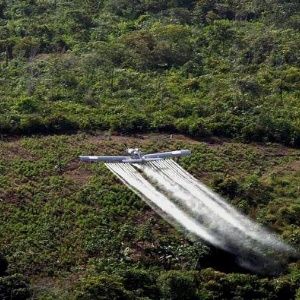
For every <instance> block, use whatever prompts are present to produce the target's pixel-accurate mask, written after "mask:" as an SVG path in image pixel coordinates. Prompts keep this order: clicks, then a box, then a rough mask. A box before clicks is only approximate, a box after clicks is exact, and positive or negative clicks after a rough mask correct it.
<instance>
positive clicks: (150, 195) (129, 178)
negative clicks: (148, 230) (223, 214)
mask: <svg viewBox="0 0 300 300" xmlns="http://www.w3.org/2000/svg"><path fill="white" fill-rule="evenodd" d="M106 166H107V167H108V168H109V169H110V170H111V171H112V172H113V173H114V174H115V175H117V176H118V177H119V178H120V179H121V180H122V182H123V183H125V184H126V185H127V186H128V187H130V188H131V189H132V190H133V191H134V192H136V193H138V194H139V195H140V196H142V198H144V199H147V200H150V201H151V202H152V204H154V207H157V208H159V211H158V212H159V213H161V211H162V212H165V213H166V212H167V215H168V216H170V217H171V219H169V221H171V222H172V223H174V221H175V222H176V223H178V224H180V225H181V226H183V227H184V228H186V229H187V230H188V231H190V232H192V233H193V234H195V235H197V236H199V237H201V238H203V239H204V240H206V241H207V242H209V243H212V244H214V245H216V246H221V244H220V243H219V241H218V240H217V239H216V238H214V237H213V236H212V235H211V234H210V233H209V231H208V230H207V229H206V228H205V227H203V226H201V225H200V224H198V223H197V222H195V221H194V220H193V219H192V218H191V217H189V216H188V215H187V214H186V213H184V212H183V211H182V210H180V209H179V208H178V207H177V206H176V205H175V204H174V203H173V202H171V201H170V200H169V199H168V198H167V197H166V196H164V195H163V194H162V193H160V192H159V191H157V190H156V189H155V188H154V187H153V185H151V184H150V183H149V182H148V181H147V180H146V179H145V178H144V177H142V175H141V174H140V173H138V171H137V170H135V169H134V168H133V167H132V166H130V165H129V164H121V163H114V164H110V163H108V164H106ZM163 216H164V217H165V214H164V215H163Z"/></svg>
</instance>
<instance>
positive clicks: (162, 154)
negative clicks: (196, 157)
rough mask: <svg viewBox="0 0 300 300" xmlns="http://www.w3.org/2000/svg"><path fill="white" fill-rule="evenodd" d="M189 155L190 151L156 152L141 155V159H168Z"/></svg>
mask: <svg viewBox="0 0 300 300" xmlns="http://www.w3.org/2000/svg"><path fill="white" fill-rule="evenodd" d="M190 154H191V151H190V150H176V151H170V152H158V153H151V154H145V155H143V158H145V159H147V158H168V157H180V156H188V155H190Z"/></svg>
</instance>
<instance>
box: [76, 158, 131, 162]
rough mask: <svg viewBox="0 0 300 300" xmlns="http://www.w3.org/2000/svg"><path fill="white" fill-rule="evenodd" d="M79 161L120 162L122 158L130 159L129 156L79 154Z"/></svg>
mask: <svg viewBox="0 0 300 300" xmlns="http://www.w3.org/2000/svg"><path fill="white" fill-rule="evenodd" d="M79 159H80V160H81V161H87V162H98V161H102V162H107V163H110V162H122V161H123V160H124V159H130V156H79Z"/></svg>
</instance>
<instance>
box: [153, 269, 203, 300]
mask: <svg viewBox="0 0 300 300" xmlns="http://www.w3.org/2000/svg"><path fill="white" fill-rule="evenodd" d="M158 285H159V287H160V290H161V294H162V298H163V299H170V300H171V299H172V300H177V299H178V300H192V299H198V297H197V286H196V280H195V277H194V274H193V273H190V272H182V271H169V272H166V273H162V274H161V275H160V276H159V278H158Z"/></svg>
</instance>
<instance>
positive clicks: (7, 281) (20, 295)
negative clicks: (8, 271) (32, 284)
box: [0, 274, 31, 300]
mask: <svg viewBox="0 0 300 300" xmlns="http://www.w3.org/2000/svg"><path fill="white" fill-rule="evenodd" d="M30 296H31V290H30V288H29V284H28V282H27V281H26V280H25V279H24V277H23V276H22V275H20V274H14V275H11V276H5V277H0V299H1V300H25V299H29V297H30Z"/></svg>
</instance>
